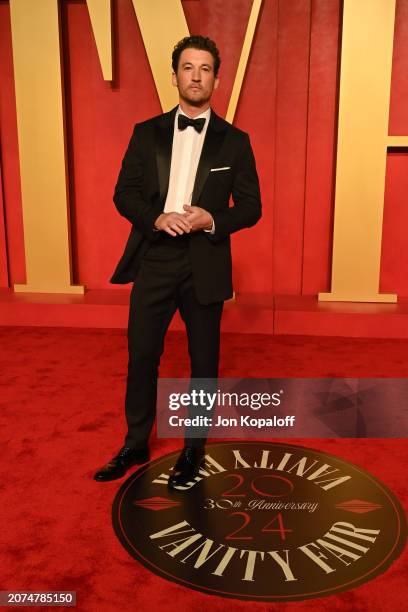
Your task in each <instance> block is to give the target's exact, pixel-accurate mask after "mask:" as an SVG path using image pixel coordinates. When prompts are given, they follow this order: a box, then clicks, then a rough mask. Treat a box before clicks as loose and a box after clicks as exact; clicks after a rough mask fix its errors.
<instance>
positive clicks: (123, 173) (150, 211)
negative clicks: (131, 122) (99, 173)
mask: <svg viewBox="0 0 408 612" xmlns="http://www.w3.org/2000/svg"><path fill="white" fill-rule="evenodd" d="M143 179H144V168H143V157H142V138H141V134H140V126H139V125H137V124H136V125H135V127H134V130H133V134H132V137H131V139H130V142H129V145H128V148H127V151H126V153H125V156H124V158H123V161H122V167H121V170H120V173H119V177H118V181H117V183H116V187H115V193H114V195H113V201H114V202H115V205H116V208H117V209H118V211H119V213H120V214H121V215H122V216H123V217H125V218H126V219H127V220H128V221H130V223H132V225H134V226H135V227H137V228H138V229H139V230H140V231H141V232H142V233H143V234H144V235H145V236H146V238H148V239H149V240H154V239H155V238H156V232H154V231H153V230H154V222H155V221H156V219H157V217H158V216H159V214H160V212H158V211H157V210H156V208H155V207H153V206H152V205H151V204H150V203H148V202H146V201H145V200H144V199H143Z"/></svg>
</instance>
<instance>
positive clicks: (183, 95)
mask: <svg viewBox="0 0 408 612" xmlns="http://www.w3.org/2000/svg"><path fill="white" fill-rule="evenodd" d="M211 94H212V92H211ZM211 94H210V95H209V96H205V95H203V96H202V97H201V98H190V97H189V96H188V93H181V92H180V91H179V95H180V98H181V99H182V100H183V102H186V103H187V104H189V105H190V106H203V104H206V103H207V102H209V101H210V100H211Z"/></svg>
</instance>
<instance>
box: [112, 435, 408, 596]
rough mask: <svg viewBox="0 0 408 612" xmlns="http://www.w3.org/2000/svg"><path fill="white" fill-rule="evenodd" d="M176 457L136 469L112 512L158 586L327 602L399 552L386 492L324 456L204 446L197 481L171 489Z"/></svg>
mask: <svg viewBox="0 0 408 612" xmlns="http://www.w3.org/2000/svg"><path fill="white" fill-rule="evenodd" d="M177 456H178V452H177V453H172V454H169V455H166V456H165V457H161V458H160V459H157V460H156V461H153V462H152V463H150V464H149V465H147V466H144V467H143V468H141V469H139V470H138V471H137V472H135V473H134V474H133V475H132V476H131V477H130V478H129V479H128V480H127V481H126V482H125V483H124V484H123V486H122V487H121V489H120V490H119V492H118V494H117V496H116V498H115V502H114V506H113V523H114V528H115V532H116V534H117V536H118V538H119V540H120V541H121V543H122V544H123V546H124V547H125V548H126V550H127V551H128V552H129V553H130V554H131V555H132V556H133V557H135V559H137V560H138V561H140V562H141V563H143V564H144V565H145V566H146V567H147V568H149V569H150V570H151V571H152V572H154V573H156V574H158V575H159V576H161V577H163V578H165V579H167V580H172V581H174V582H178V583H179V584H182V585H183V586H185V587H187V588H192V589H197V590H199V591H203V592H205V593H209V594H214V595H218V596H221V597H233V598H237V599H246V600H253V601H291V600H302V599H307V598H313V597H325V596H328V595H331V594H333V593H338V592H340V591H346V590H349V589H353V588H355V587H357V586H358V585H360V584H363V583H364V582H367V581H369V580H372V579H373V578H375V577H376V576H378V575H379V574H381V573H383V572H384V571H385V570H386V569H387V568H388V567H389V566H390V565H391V563H392V562H393V561H394V560H395V559H396V558H397V557H398V556H399V554H400V553H401V551H402V549H403V547H404V543H405V540H406V520H405V515H404V512H403V510H402V508H401V505H400V503H399V501H398V499H397V498H396V497H395V495H393V493H392V492H391V491H390V490H389V489H388V488H387V487H386V486H385V485H384V484H383V483H382V482H380V481H379V480H377V479H376V478H374V477H373V476H371V474H369V473H368V472H366V471H364V470H362V469H361V468H359V467H357V466H355V465H353V464H351V463H349V462H347V461H344V460H342V459H339V458H337V457H335V456H333V455H328V454H327V453H323V452H320V451H317V450H312V449H310V448H305V447H302V446H296V445H292V444H278V443H272V442H260V441H257V442H226V443H219V444H211V445H207V446H206V461H205V465H204V467H203V468H202V469H201V470H200V473H199V475H198V476H197V477H196V478H195V479H194V481H192V482H191V483H189V484H188V485H186V486H185V487H180V488H179V489H178V490H174V491H173V490H169V489H168V487H167V482H168V478H169V475H170V474H171V468H172V466H173V465H174V463H175V460H176V458H177Z"/></svg>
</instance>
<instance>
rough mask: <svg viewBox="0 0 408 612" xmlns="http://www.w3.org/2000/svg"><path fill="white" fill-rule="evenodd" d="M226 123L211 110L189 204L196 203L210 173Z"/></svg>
mask: <svg viewBox="0 0 408 612" xmlns="http://www.w3.org/2000/svg"><path fill="white" fill-rule="evenodd" d="M227 127H228V123H227V122H226V121H224V120H223V119H221V117H219V116H218V115H216V114H215V113H214V111H213V110H211V117H210V122H209V124H208V128H207V133H206V135H205V139H204V143H203V149H202V151H201V157H200V161H199V163H198V168H197V174H196V178H195V183H194V189H193V196H192V198H191V204H192V205H196V204H197V202H198V199H199V197H200V195H201V192H202V190H203V187H204V184H205V181H206V180H207V178H208V175H209V174H210V170H211V168H212V166H213V164H214V162H215V160H216V158H217V156H218V154H219V152H220V149H221V146H222V143H223V141H224V138H225V134H226V129H227Z"/></svg>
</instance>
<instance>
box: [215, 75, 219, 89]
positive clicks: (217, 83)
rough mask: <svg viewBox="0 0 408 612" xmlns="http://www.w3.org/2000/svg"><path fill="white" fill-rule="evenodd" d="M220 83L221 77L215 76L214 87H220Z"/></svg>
mask: <svg viewBox="0 0 408 612" xmlns="http://www.w3.org/2000/svg"><path fill="white" fill-rule="evenodd" d="M219 84H220V79H219V78H218V77H216V78H215V81H214V89H218V85H219Z"/></svg>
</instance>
